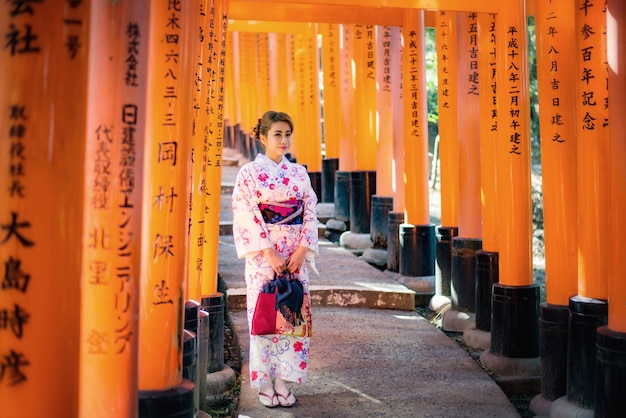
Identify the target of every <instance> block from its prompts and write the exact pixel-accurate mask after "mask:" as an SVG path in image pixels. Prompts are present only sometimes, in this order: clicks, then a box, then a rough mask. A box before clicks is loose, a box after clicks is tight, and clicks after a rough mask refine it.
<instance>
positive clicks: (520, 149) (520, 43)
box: [481, 0, 539, 373]
mask: <svg viewBox="0 0 626 418" xmlns="http://www.w3.org/2000/svg"><path fill="white" fill-rule="evenodd" d="M527 48H528V28H527V15H526V8H525V2H524V1H523V0H518V1H515V2H513V3H509V4H507V7H503V8H502V10H500V12H499V13H498V15H497V17H496V55H497V57H498V61H497V74H496V77H497V85H498V92H497V100H498V138H497V141H498V144H497V148H496V156H497V179H498V180H497V196H498V202H499V209H498V210H499V221H500V222H499V225H500V226H499V229H500V240H499V249H498V250H499V251H498V257H499V259H498V262H499V265H498V268H499V283H496V284H494V285H493V298H492V323H491V349H490V350H489V351H486V352H484V353H483V355H482V356H481V359H482V360H483V361H486V363H488V364H489V365H490V366H492V367H494V366H495V365H494V364H493V363H491V360H492V359H499V358H502V357H506V358H508V359H509V361H514V359H516V358H533V359H535V360H536V362H535V361H533V362H527V363H525V364H527V366H525V367H528V370H527V371H528V372H529V373H536V372H535V371H533V370H534V366H533V367H529V366H532V365H533V364H535V363H537V365H538V362H539V326H538V321H539V318H538V304H539V287H538V286H537V285H536V284H533V274H532V219H531V206H532V205H531V197H530V195H531V183H530V174H531V173H530V160H531V155H530V116H529V112H530V104H529V80H528V51H527ZM500 69H503V70H502V71H499V70H500ZM514 306H515V309H513V307H514ZM491 355H494V356H493V357H490V356H491ZM520 367H524V366H522V365H520Z"/></svg>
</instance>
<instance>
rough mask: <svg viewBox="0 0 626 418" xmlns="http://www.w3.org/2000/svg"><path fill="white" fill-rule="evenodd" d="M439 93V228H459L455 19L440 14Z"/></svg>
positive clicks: (438, 18)
mask: <svg viewBox="0 0 626 418" xmlns="http://www.w3.org/2000/svg"><path fill="white" fill-rule="evenodd" d="M435 21H436V28H435V30H436V40H437V72H438V80H439V89H438V90H437V95H438V104H439V159H440V161H441V163H440V166H441V171H440V190H441V225H442V226H444V227H454V228H456V227H458V219H459V214H458V200H459V143H458V139H457V132H458V124H457V117H458V95H457V77H456V74H457V73H458V71H457V68H458V67H457V31H458V29H457V15H456V13H455V12H448V11H439V12H437V14H436V17H435Z"/></svg>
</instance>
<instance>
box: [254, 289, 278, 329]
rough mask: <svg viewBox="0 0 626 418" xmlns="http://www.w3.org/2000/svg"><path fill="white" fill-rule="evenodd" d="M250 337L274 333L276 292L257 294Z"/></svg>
mask: <svg viewBox="0 0 626 418" xmlns="http://www.w3.org/2000/svg"><path fill="white" fill-rule="evenodd" d="M250 333H251V334H252V335H268V334H275V333H276V291H274V292H272V293H263V292H261V293H259V297H258V298H257V300H256V306H255V308H254V314H253V315H252V330H251V331H250Z"/></svg>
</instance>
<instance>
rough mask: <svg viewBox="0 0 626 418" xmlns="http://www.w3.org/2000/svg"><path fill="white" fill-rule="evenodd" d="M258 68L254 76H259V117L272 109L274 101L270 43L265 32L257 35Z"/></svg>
mask: <svg viewBox="0 0 626 418" xmlns="http://www.w3.org/2000/svg"><path fill="white" fill-rule="evenodd" d="M255 35H256V41H257V54H258V58H257V66H256V69H255V72H254V74H256V75H257V84H256V86H257V100H258V102H259V104H258V106H259V107H258V108H259V116H261V115H262V114H263V113H265V112H266V111H268V110H270V109H271V103H272V99H271V96H272V95H273V94H274V92H273V91H271V90H270V64H269V59H270V43H269V35H268V34H267V33H265V32H262V33H257V34H255Z"/></svg>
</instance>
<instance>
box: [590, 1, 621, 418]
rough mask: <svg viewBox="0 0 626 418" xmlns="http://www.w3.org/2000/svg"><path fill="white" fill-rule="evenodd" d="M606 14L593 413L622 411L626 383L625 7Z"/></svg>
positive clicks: (617, 4) (612, 4) (614, 4)
mask: <svg viewBox="0 0 626 418" xmlns="http://www.w3.org/2000/svg"><path fill="white" fill-rule="evenodd" d="M607 3H608V10H607V12H608V13H607V15H608V16H611V19H609V20H608V21H607V58H608V60H607V61H608V66H609V67H608V69H609V87H610V90H609V91H610V93H611V107H610V108H609V117H610V119H611V124H610V125H609V147H608V148H609V154H608V155H609V161H608V164H609V176H610V179H611V184H610V189H609V190H610V192H609V193H610V196H611V198H610V200H609V202H610V203H609V207H610V215H609V217H610V223H611V225H612V227H613V228H614V229H613V230H614V231H616V233H615V234H614V235H612V236H611V242H610V249H609V251H610V253H609V254H610V255H609V268H608V274H609V277H608V278H609V284H608V286H609V311H608V326H603V327H600V328H598V340H597V357H596V370H597V373H598V375H597V376H596V386H595V413H596V415H597V416H620V415H624V413H625V412H626V410H625V409H624V402H623V401H624V399H623V391H621V390H620V389H619V388H623V387H624V386H625V385H626V381H625V376H626V370H625V366H624V365H625V364H626V360H625V359H626V344H625V341H626V280H625V277H624V274H623V272H624V271H626V257H624V252H623V249H624V231H626V222H625V220H624V216H623V214H624V212H625V211H626V187H625V182H624V179H625V178H626V143H625V142H624V132H625V129H626V118H624V109H626V84H625V82H624V68H626V46H625V45H624V39H625V33H626V32H625V30H624V28H625V27H626V7H624V3H623V2H621V1H614V0H609V1H608V2H607Z"/></svg>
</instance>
